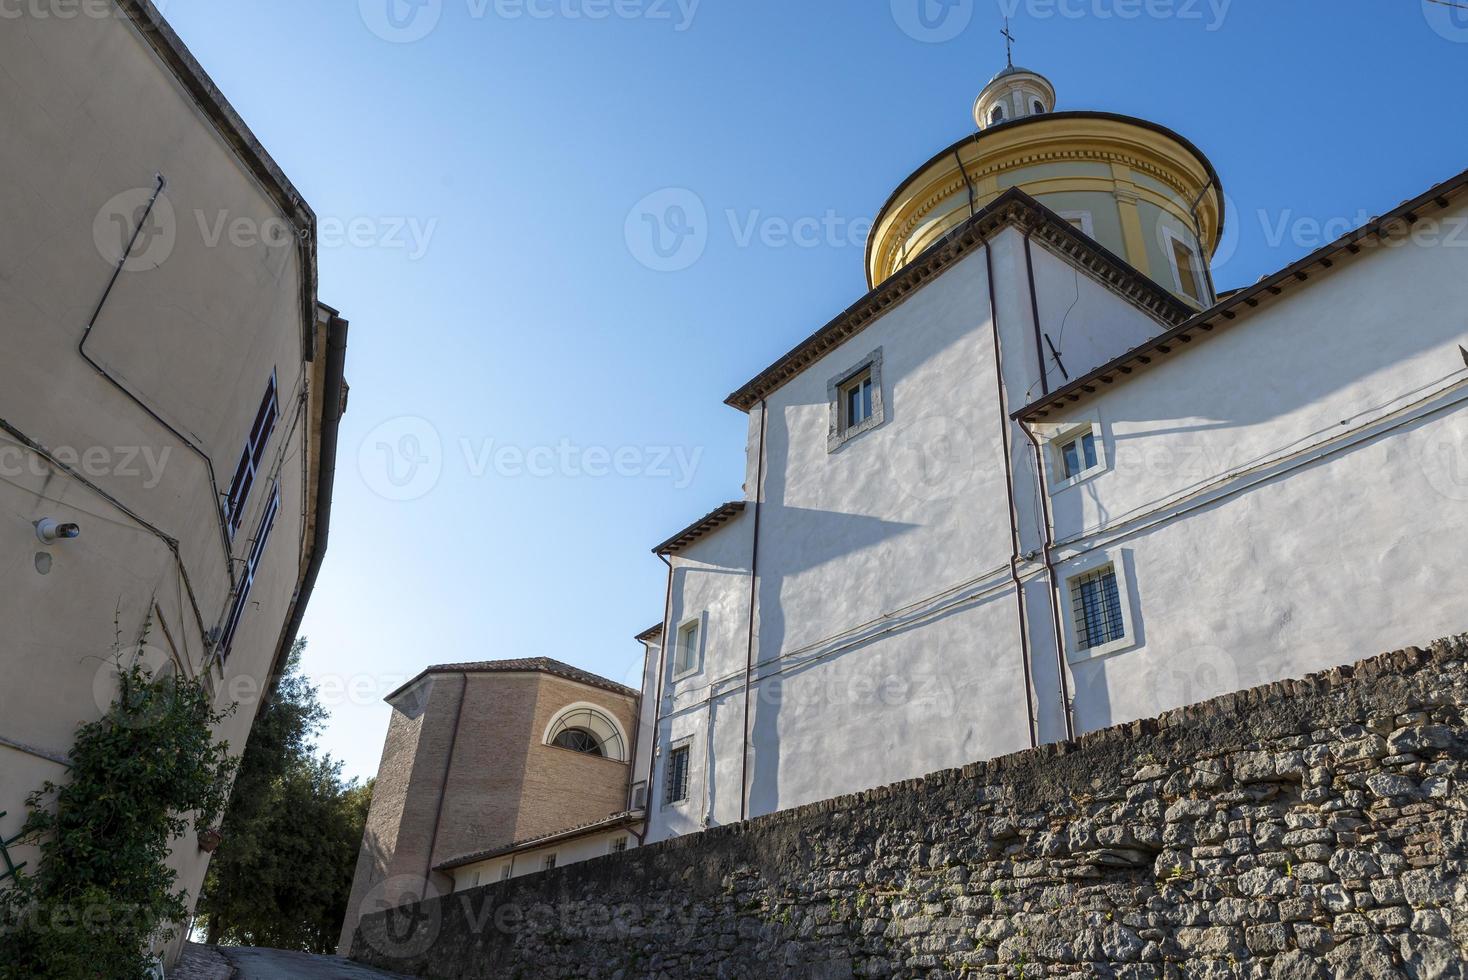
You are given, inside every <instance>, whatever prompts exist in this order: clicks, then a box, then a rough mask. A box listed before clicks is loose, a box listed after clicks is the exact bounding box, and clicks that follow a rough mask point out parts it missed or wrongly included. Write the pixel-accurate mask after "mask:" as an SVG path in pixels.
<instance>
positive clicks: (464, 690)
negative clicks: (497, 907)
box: [418, 673, 514, 902]
mask: <svg viewBox="0 0 1468 980" xmlns="http://www.w3.org/2000/svg"><path fill="white" fill-rule="evenodd" d="M459 685H460V686H459V704H458V707H456V708H455V709H454V732H453V734H452V735H450V736H449V757H448V760H447V761H446V762H445V763H444V766H443V785H442V787H440V789H439V791H438V810H437V812H436V813H434V815H433V836H432V837H430V838H429V839H428V866H427V867H426V868H424V869H423V893H422V894H421V895H420V896H419V898H418V900H419V901H420V902H421V901H427V899H428V883H429V881H430V880H431V879H432V877H433V852H434V851H435V850H437V848H438V827H439V824H440V823H442V822H443V801H444V800H445V799H447V798H448V795H449V780H450V779H451V778H452V777H453V774H454V750H455V749H457V748H458V746H459V722H460V721H462V720H463V718H464V702H465V701H467V700H469V675H468V674H467V673H461V674H460V675H459ZM513 860H514V859H513V858H512V859H511V861H512V862H513Z"/></svg>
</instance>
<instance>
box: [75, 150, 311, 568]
mask: <svg viewBox="0 0 1468 980" xmlns="http://www.w3.org/2000/svg"><path fill="white" fill-rule="evenodd" d="M157 176H158V186H156V187H154V188H153V196H152V197H150V198H149V199H148V206H147V207H146V208H144V209H143V216H142V217H141V218H139V219H138V226H137V227H136V228H134V229H133V234H132V237H131V238H129V239H128V242H127V247H126V248H124V249H123V251H122V258H120V259H118V260H117V267H116V268H114V269H113V270H112V278H111V279H109V280H107V288H106V289H104V290H103V291H102V298H101V299H100V300H98V301H97V306H96V309H94V310H93V311H92V318H91V319H90V320H88V321H87V326H86V329H85V330H83V331H82V339H81V340H80V341H79V342H78V343H77V345H76V350H77V353H78V354H80V355H81V356H82V360H84V361H86V362H87V363H88V364H89V365H91V367H92V369H93V370H94V371H96V372H97V373H98V374H100V375H101V376H102V377H103V378H105V379H106V380H107V381H108V383H110V384H111V385H112V386H113V387H114V388H116V389H117V390H118V391H120V392H122V393H123V394H124V395H126V396H127V397H128V399H130V400H131V401H132V402H133V403H134V404H136V405H137V406H138V407H139V408H141V409H142V410H143V411H144V412H147V413H148V416H149V417H150V418H151V419H153V421H155V422H157V423H158V424H159V425H161V426H163V427H164V428H165V429H167V430H168V431H169V433H170V434H171V435H172V436H173V437H174V438H175V439H177V440H178V441H179V442H181V443H183V444H184V446H185V447H187V448H188V449H190V450H192V451H193V452H194V453H196V454H197V455H198V457H199V458H200V459H202V460H203V461H204V466H205V467H206V468H207V469H208V471H209V488H210V492H211V493H212V494H213V495H214V515H215V518H216V519H217V520H218V522H219V540H220V543H221V544H222V545H223V546H224V566H225V570H226V571H227V572H228V573H229V587H230V591H231V592H232V591H233V590H234V587H235V584H236V580H235V574H234V549H233V546H232V545H231V544H230V539H229V525H228V523H227V522H226V521H225V519H224V505H223V503H222V502H221V494H220V493H219V480H218V479H217V478H216V477H215V474H214V461H213V460H212V459H210V458H209V454H208V453H206V452H204V450H202V449H200V448H199V447H198V446H196V445H195V444H194V443H193V441H192V440H190V439H189V438H188V436H186V435H184V434H183V433H182V432H180V431H178V429H175V428H174V427H173V426H172V425H171V424H169V422H168V421H167V420H166V419H164V418H163V416H161V415H159V414H158V413H157V412H155V411H153V409H151V408H149V407H148V406H147V404H145V403H144V402H143V400H142V399H141V398H139V397H138V396H137V395H134V394H133V393H132V392H131V391H129V390H128V389H127V388H126V387H125V386H124V385H123V384H122V382H120V381H118V380H117V379H116V378H114V377H113V376H112V375H110V374H108V373H107V369H106V368H104V367H103V366H102V365H100V364H98V363H97V362H96V361H94V360H92V358H91V355H89V354H88V353H87V340H88V338H90V337H91V336H92V330H93V329H95V328H96V326H97V320H98V319H100V318H101V316H102V308H103V307H104V306H106V305H107V299H108V297H110V296H111V295H112V288H113V287H114V286H116V285H117V280H118V277H119V276H121V275H122V269H123V267H124V266H125V265H127V260H128V256H130V255H132V252H133V246H134V245H136V244H137V243H138V236H139V235H141V234H142V233H143V226H144V225H146V224H147V223H148V218H149V217H150V216H151V215H152V214H153V206H154V205H156V204H157V203H158V198H159V196H160V195H161V194H162V193H163V188H164V186H165V185H166V184H167V183H168V182H167V180H165V179H164V177H163V175H162V174H158V175H157ZM313 329H314V326H313Z"/></svg>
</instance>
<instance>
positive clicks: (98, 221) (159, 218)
mask: <svg viewBox="0 0 1468 980" xmlns="http://www.w3.org/2000/svg"><path fill="white" fill-rule="evenodd" d="M154 191H155V188H152V187H135V188H133V189H131V190H126V191H123V192H122V193H120V194H116V195H114V196H113V197H112V198H111V199H110V200H108V202H107V203H106V204H104V205H102V207H101V209H100V210H99V211H98V212H97V216H96V217H95V218H93V219H92V243H93V244H94V245H96V246H97V253H98V254H99V255H101V256H102V258H103V259H104V260H105V261H106V262H107V263H108V264H109V265H116V264H117V263H118V262H122V259H123V256H127V261H126V262H123V263H122V269H123V271H124V272H146V271H148V270H150V269H156V268H158V267H159V266H160V265H162V264H163V263H164V262H166V261H167V260H168V257H169V256H170V255H172V254H173V248H174V246H175V245H177V244H178V218H177V216H176V215H175V214H174V211H173V204H172V203H171V202H170V201H169V200H168V195H167V194H162V193H160V194H159V195H158V200H157V201H155V202H154V203H153V207H152V209H151V210H150V209H149V208H148V202H149V201H150V200H152V199H153V194H154ZM134 234H136V238H134ZM129 245H131V246H132V251H130V252H129V251H128V246H129Z"/></svg>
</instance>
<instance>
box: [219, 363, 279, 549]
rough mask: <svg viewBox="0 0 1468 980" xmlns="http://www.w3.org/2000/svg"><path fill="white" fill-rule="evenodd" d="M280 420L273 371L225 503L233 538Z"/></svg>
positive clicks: (243, 516)
mask: <svg viewBox="0 0 1468 980" xmlns="http://www.w3.org/2000/svg"><path fill="white" fill-rule="evenodd" d="M279 420H280V396H279V394H278V392H277V390H276V385H275V372H274V371H271V372H270V381H269V383H268V384H267V385H266V386H265V396H264V397H263V398H261V399H260V408H259V410H258V411H256V413H255V424H254V425H253V426H251V427H250V435H249V437H248V438H247V439H246V440H245V449H244V452H243V453H241V454H240V461H239V465H238V466H236V467H235V472H234V479H233V480H231V481H230V483H229V493H228V494H227V495H226V496H225V499H224V520H225V523H226V524H227V525H228V526H229V536H230V537H231V538H233V537H234V536H235V532H237V531H238V530H239V529H240V523H241V522H242V521H244V519H245V504H246V503H247V502H248V501H249V499H250V490H251V489H252V488H253V487H254V486H255V478H256V476H257V475H258V473H259V471H260V464H262V463H263V462H264V461H265V447H266V446H268V445H269V444H270V434H271V433H272V432H274V431H275V424H276V422H278V421H279Z"/></svg>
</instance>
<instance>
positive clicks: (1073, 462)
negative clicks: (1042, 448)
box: [1046, 421, 1106, 490]
mask: <svg viewBox="0 0 1468 980" xmlns="http://www.w3.org/2000/svg"><path fill="white" fill-rule="evenodd" d="M1046 445H1047V453H1046V455H1047V456H1048V457H1049V459H1048V463H1047V466H1048V469H1049V472H1050V484H1051V488H1052V489H1054V490H1063V489H1065V488H1066V487H1069V486H1072V485H1074V484H1076V483H1079V482H1080V481H1082V480H1084V479H1087V478H1088V477H1091V476H1094V475H1095V474H1097V473H1100V472H1101V471H1103V470H1104V469H1106V446H1105V443H1104V442H1103V441H1102V439H1101V426H1100V425H1099V424H1097V423H1096V422H1094V421H1091V422H1082V423H1080V424H1078V425H1062V426H1058V427H1054V428H1053V429H1052V431H1051V434H1050V436H1049V438H1048V439H1047V443H1046Z"/></svg>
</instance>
